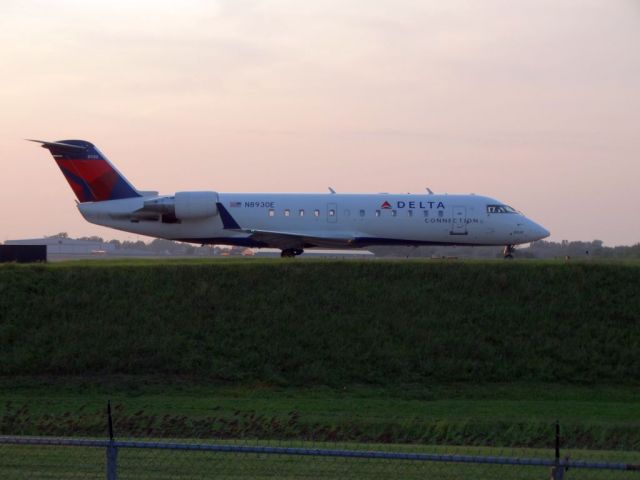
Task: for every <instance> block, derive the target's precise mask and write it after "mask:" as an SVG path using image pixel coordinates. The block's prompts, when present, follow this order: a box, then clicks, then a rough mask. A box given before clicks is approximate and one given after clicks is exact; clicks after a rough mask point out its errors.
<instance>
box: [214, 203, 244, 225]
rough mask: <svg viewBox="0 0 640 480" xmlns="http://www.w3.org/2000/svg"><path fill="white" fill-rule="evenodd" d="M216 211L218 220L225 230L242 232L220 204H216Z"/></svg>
mask: <svg viewBox="0 0 640 480" xmlns="http://www.w3.org/2000/svg"><path fill="white" fill-rule="evenodd" d="M218 211H219V212H220V219H221V220H222V226H223V227H224V229H225V230H242V228H241V227H240V225H238V222H236V221H235V219H234V218H233V217H232V216H231V214H230V213H229V211H228V210H227V209H226V208H225V207H224V205H222V203H221V202H218Z"/></svg>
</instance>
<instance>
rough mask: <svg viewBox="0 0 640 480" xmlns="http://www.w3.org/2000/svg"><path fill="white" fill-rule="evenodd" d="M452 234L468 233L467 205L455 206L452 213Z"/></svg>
mask: <svg viewBox="0 0 640 480" xmlns="http://www.w3.org/2000/svg"><path fill="white" fill-rule="evenodd" d="M449 233H450V234H451V235H466V234H467V233H468V232H467V207H453V211H452V213H451V231H450V232H449Z"/></svg>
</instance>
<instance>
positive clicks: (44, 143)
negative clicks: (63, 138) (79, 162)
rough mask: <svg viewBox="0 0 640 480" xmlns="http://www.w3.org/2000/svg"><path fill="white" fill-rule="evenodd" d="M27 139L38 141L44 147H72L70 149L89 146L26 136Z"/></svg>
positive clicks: (80, 148) (82, 148)
mask: <svg viewBox="0 0 640 480" xmlns="http://www.w3.org/2000/svg"><path fill="white" fill-rule="evenodd" d="M25 140H27V141H28V142H36V143H39V144H40V145H41V146H42V148H48V149H50V148H66V149H70V150H85V149H86V148H87V147H83V146H80V145H71V144H69V143H62V142H47V141H45V140H33V139H31V138H26V139H25Z"/></svg>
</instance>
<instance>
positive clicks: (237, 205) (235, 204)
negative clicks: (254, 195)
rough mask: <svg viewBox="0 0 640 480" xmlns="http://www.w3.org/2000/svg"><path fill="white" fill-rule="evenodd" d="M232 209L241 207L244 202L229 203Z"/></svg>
mask: <svg viewBox="0 0 640 480" xmlns="http://www.w3.org/2000/svg"><path fill="white" fill-rule="evenodd" d="M229 206H230V207H241V206H242V202H229Z"/></svg>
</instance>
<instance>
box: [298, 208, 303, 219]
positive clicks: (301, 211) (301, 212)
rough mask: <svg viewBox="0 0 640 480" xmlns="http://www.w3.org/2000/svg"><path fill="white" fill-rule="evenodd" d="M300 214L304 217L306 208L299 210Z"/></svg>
mask: <svg viewBox="0 0 640 480" xmlns="http://www.w3.org/2000/svg"><path fill="white" fill-rule="evenodd" d="M298 215H300V216H301V217H304V208H301V209H300V210H299V211H298Z"/></svg>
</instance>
